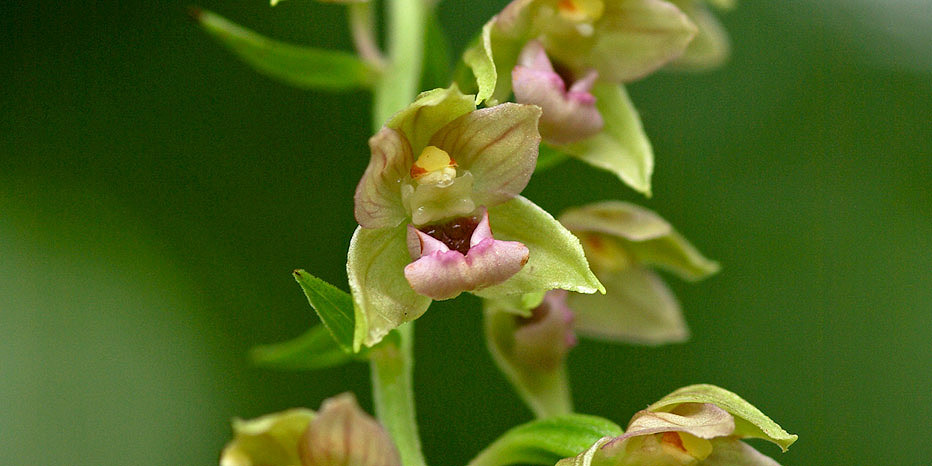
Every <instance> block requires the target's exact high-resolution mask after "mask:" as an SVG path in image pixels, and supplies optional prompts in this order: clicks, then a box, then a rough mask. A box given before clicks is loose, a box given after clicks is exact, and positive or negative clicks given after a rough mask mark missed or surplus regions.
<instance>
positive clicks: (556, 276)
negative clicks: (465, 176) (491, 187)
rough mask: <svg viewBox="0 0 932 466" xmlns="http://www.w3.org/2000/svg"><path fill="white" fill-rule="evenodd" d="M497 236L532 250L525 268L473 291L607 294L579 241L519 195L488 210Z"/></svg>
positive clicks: (484, 294) (492, 294) (490, 293)
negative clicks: (498, 281) (500, 280)
mask: <svg viewBox="0 0 932 466" xmlns="http://www.w3.org/2000/svg"><path fill="white" fill-rule="evenodd" d="M489 221H490V223H491V226H492V234H493V235H494V236H495V238H496V239H500V240H506V241H519V242H521V243H523V244H524V245H525V246H527V248H528V249H529V250H530V257H529V259H528V262H527V264H525V266H524V268H523V269H521V271H520V272H518V273H517V274H516V275H515V276H514V277H511V278H510V279H508V280H507V281H506V282H505V283H502V284H500V285H495V286H490V287H488V288H485V289H483V290H481V291H477V292H474V294H476V295H479V296H482V297H484V298H497V297H503V296H507V295H515V294H525V293H531V292H535V291H541V290H552V289H555V288H560V289H564V290H570V291H576V292H579V293H595V292H596V291H599V292H602V293H605V288H604V287H603V286H602V284H601V283H599V280H598V279H597V278H596V277H595V275H593V274H592V271H590V270H589V263H588V262H587V261H586V256H585V255H584V253H583V249H582V246H581V245H580V244H579V240H578V239H577V238H576V237H575V236H573V234H572V233H570V232H569V231H568V230H567V229H566V228H564V227H563V225H560V223H559V222H557V221H556V220H554V218H553V217H552V216H551V215H550V214H549V213H547V211H545V210H544V209H541V208H540V207H538V206H537V205H536V204H534V203H533V202H531V201H529V200H527V199H525V198H523V197H521V196H517V197H515V198H514V199H512V200H510V201H508V202H506V203H504V204H499V205H497V206H495V207H492V208H490V209H489Z"/></svg>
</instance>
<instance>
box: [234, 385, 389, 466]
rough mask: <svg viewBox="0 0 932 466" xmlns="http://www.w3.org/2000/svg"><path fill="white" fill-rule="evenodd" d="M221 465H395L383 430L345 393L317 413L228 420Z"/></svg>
mask: <svg viewBox="0 0 932 466" xmlns="http://www.w3.org/2000/svg"><path fill="white" fill-rule="evenodd" d="M233 432H234V438H233V441H232V442H230V443H229V444H227V446H226V447H225V448H224V449H223V452H222V453H221V456H220V466H345V465H353V466H400V465H401V459H400V456H399V454H398V450H397V448H395V444H394V443H393V442H392V440H391V438H390V437H389V436H388V433H387V432H385V430H384V429H383V428H382V426H380V425H379V423H378V422H376V420H375V419H373V418H372V417H371V416H369V415H368V414H366V413H365V412H363V411H362V410H361V409H360V408H359V405H357V404H356V399H355V398H354V397H353V395H351V394H349V393H344V394H342V395H338V396H335V397H333V398H329V399H327V400H324V402H323V404H322V405H321V409H320V412H319V413H317V414H315V413H314V412H313V411H311V410H309V409H304V408H295V409H290V410H288V411H282V412H280V413H273V414H268V415H265V416H262V417H259V418H256V419H252V420H248V421H244V420H240V419H235V420H234V421H233Z"/></svg>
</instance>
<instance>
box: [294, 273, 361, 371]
mask: <svg viewBox="0 0 932 466" xmlns="http://www.w3.org/2000/svg"><path fill="white" fill-rule="evenodd" d="M293 275H294V279H295V280H296V281H297V282H298V284H299V285H301V289H302V290H304V295H305V296H307V301H308V302H309V303H310V304H311V307H313V308H314V310H315V311H316V312H317V315H318V316H319V317H320V320H321V322H323V323H324V326H326V327H327V329H328V330H330V334H331V335H332V336H333V339H334V340H335V341H336V343H337V344H338V345H339V346H340V348H342V349H343V350H344V351H347V352H352V351H353V331H354V328H355V323H354V317H353V315H354V311H353V298H352V296H350V295H349V293H347V292H345V291H343V290H341V289H339V288H337V287H335V286H333V285H331V284H329V283H327V282H325V281H323V280H321V279H319V278H317V277H315V276H313V275H311V274H309V273H307V272H305V271H304V270H295V271H294V272H293Z"/></svg>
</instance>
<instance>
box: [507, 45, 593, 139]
mask: <svg viewBox="0 0 932 466" xmlns="http://www.w3.org/2000/svg"><path fill="white" fill-rule="evenodd" d="M518 63H519V64H518V65H517V66H515V67H514V70H512V73H511V76H512V84H513V86H514V92H515V100H516V101H517V102H518V103H522V104H533V105H537V106H539V107H540V108H541V109H542V110H543V114H542V115H541V119H540V134H541V136H542V137H543V139H544V140H545V141H547V142H548V143H550V144H555V145H566V144H569V143H572V142H576V141H580V140H583V139H586V138H588V137H591V136H593V135H595V134H596V133H598V132H599V131H601V130H602V126H603V125H604V122H603V121H602V116H601V115H600V114H599V111H598V109H597V108H596V106H595V102H596V101H595V97H594V96H593V95H592V94H591V93H589V90H590V89H591V87H592V83H593V82H594V81H595V79H596V76H597V73H596V72H595V71H592V72H591V73H590V74H589V75H588V76H586V77H584V78H583V79H582V80H580V81H577V82H575V83H572V87H571V89H570V90H569V91H567V89H566V87H567V86H566V83H564V82H563V78H562V77H561V76H560V75H558V74H557V73H556V72H555V71H554V69H553V66H552V65H551V63H550V60H549V59H548V58H547V53H546V52H545V51H544V48H543V46H542V45H541V44H540V42H538V41H531V42H528V44H527V45H526V46H525V47H524V50H523V51H522V52H521V57H520V58H519V60H518Z"/></svg>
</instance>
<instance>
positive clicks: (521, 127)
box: [430, 103, 541, 207]
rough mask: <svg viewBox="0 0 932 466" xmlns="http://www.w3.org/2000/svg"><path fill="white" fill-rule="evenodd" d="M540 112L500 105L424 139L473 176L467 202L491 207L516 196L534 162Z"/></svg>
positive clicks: (462, 119) (476, 113)
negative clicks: (471, 199) (471, 200)
mask: <svg viewBox="0 0 932 466" xmlns="http://www.w3.org/2000/svg"><path fill="white" fill-rule="evenodd" d="M540 113H541V110H540V108H538V107H536V106H533V105H520V104H512V103H507V104H501V105H496V106H494V107H491V108H484V109H482V110H476V111H475V112H472V113H469V114H467V115H463V116H462V117H460V118H458V119H457V120H455V121H453V122H451V123H450V124H448V125H446V126H445V127H443V128H442V129H441V130H440V131H438V132H437V133H436V134H435V135H434V137H433V138H432V139H431V140H430V144H431V145H434V146H437V147H439V148H441V149H443V150H445V151H447V153H449V154H450V156H451V157H452V158H453V159H454V160H456V162H457V163H458V164H459V166H460V168H461V169H464V170H469V172H470V173H472V175H473V177H474V181H473V193H474V194H473V200H474V201H475V202H476V204H477V205H485V206H487V207H491V206H494V205H497V204H500V203H502V202H505V201H507V200H508V199H511V198H512V197H514V196H515V195H517V194H518V193H520V192H521V191H522V190H523V189H524V187H525V186H527V183H528V180H530V179H531V174H532V173H534V166H535V165H536V164H537V149H538V146H539V145H540V134H538V132H537V121H538V119H539V118H540Z"/></svg>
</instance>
